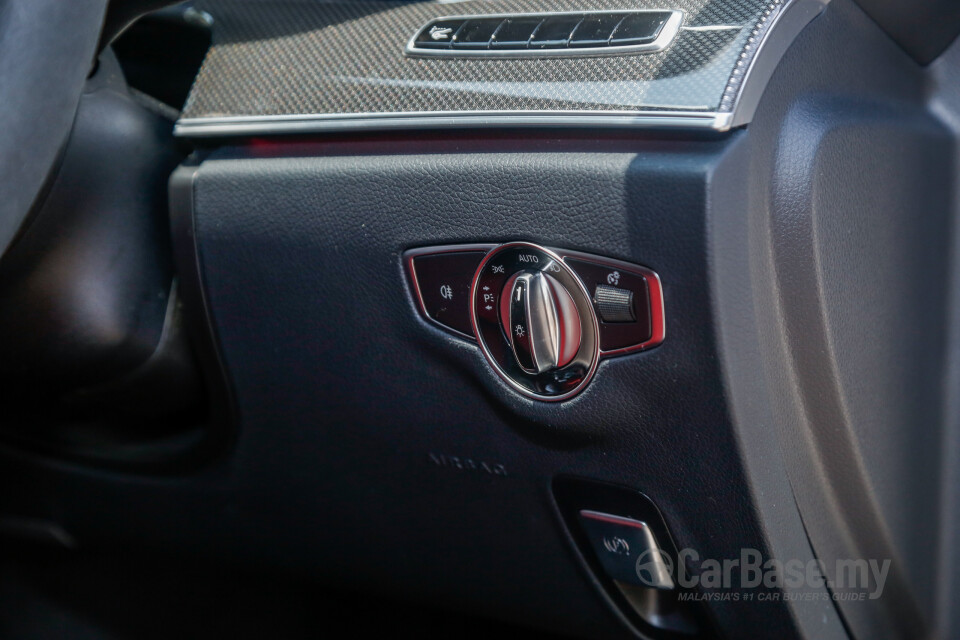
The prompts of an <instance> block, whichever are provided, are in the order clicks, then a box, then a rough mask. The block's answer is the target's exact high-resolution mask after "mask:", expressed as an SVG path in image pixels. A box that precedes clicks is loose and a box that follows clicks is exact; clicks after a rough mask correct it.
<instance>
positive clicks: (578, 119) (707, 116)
mask: <svg viewBox="0 0 960 640" xmlns="http://www.w3.org/2000/svg"><path fill="white" fill-rule="evenodd" d="M730 116H731V114H729V113H719V112H715V111H561V110H554V111H546V110H544V111H433V112H409V113H350V114H314V115H308V114H304V115H278V116H227V117H221V118H216V117H204V118H185V119H182V120H179V121H178V122H177V123H176V125H175V126H174V129H173V133H174V135H175V136H177V137H179V138H215V137H218V138H229V137H243V136H255V135H284V134H309V133H327V132H337V131H382V130H387V129H401V130H406V129H475V128H498V127H499V128H508V127H510V128H512V127H562V128H571V127H590V128H592V127H610V128H632V127H639V128H645V129H700V130H706V131H727V130H728V129H730Z"/></svg>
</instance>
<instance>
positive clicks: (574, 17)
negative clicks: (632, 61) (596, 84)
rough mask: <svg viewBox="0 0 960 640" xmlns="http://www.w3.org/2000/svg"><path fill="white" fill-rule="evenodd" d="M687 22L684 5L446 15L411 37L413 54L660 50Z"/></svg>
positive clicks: (589, 53)
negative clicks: (678, 8)
mask: <svg viewBox="0 0 960 640" xmlns="http://www.w3.org/2000/svg"><path fill="white" fill-rule="evenodd" d="M682 24H683V12H681V11H650V10H635V11H576V12H566V13H519V14H495V15H473V16H445V17H442V18H436V19H434V20H431V21H430V22H428V23H427V24H426V25H424V26H423V27H422V28H421V29H420V30H419V31H417V33H415V34H414V36H413V37H412V38H411V39H410V42H408V43H407V48H406V50H405V51H404V53H405V54H406V55H407V56H414V57H456V58H485V57H486V58H553V57H576V58H583V57H590V56H615V55H628V54H638V53H656V52H658V51H663V50H664V49H666V48H667V47H668V46H669V45H670V43H671V42H673V39H674V38H675V37H676V36H677V33H678V32H679V31H680V26H681V25H682Z"/></svg>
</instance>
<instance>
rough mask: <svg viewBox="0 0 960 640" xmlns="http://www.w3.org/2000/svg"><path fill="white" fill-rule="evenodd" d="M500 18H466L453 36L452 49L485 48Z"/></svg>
mask: <svg viewBox="0 0 960 640" xmlns="http://www.w3.org/2000/svg"><path fill="white" fill-rule="evenodd" d="M501 22H503V19H502V18H492V19H491V18H484V19H480V20H468V21H467V23H466V24H465V25H463V27H462V28H461V29H460V31H458V32H457V34H456V35H455V36H454V37H453V48H454V49H487V48H489V46H490V38H492V37H493V34H494V32H495V31H496V30H497V27H499V26H500V23H501Z"/></svg>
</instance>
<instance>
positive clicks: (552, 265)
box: [547, 262, 560, 273]
mask: <svg viewBox="0 0 960 640" xmlns="http://www.w3.org/2000/svg"><path fill="white" fill-rule="evenodd" d="M547 271H549V272H550V273H559V272H560V265H558V264H557V263H556V262H551V263H550V264H548V265H547Z"/></svg>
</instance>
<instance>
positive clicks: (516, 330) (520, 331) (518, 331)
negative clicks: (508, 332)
mask: <svg viewBox="0 0 960 640" xmlns="http://www.w3.org/2000/svg"><path fill="white" fill-rule="evenodd" d="M513 332H514V333H516V334H517V337H518V338H522V337H523V336H525V335H527V332H526V331H525V330H524V328H523V325H522V324H518V325H517V326H516V328H514V330H513Z"/></svg>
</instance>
